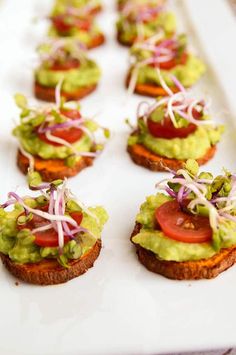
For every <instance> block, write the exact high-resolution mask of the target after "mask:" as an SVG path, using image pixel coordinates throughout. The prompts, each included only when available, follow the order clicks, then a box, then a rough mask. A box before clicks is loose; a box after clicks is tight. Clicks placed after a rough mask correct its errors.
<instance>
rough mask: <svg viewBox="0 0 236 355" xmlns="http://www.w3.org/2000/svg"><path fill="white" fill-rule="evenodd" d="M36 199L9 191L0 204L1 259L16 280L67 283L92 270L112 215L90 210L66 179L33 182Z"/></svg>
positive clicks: (49, 283)
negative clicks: (50, 181)
mask: <svg viewBox="0 0 236 355" xmlns="http://www.w3.org/2000/svg"><path fill="white" fill-rule="evenodd" d="M31 188H32V189H34V190H40V194H37V196H34V197H29V196H26V197H20V196H19V195H18V194H16V193H15V192H10V193H9V194H8V198H9V199H8V201H6V202H5V203H4V204H2V205H0V257H1V259H2V261H3V263H4V265H5V266H6V268H7V269H8V270H9V271H10V272H11V273H12V274H13V275H14V276H16V277H17V278H19V279H21V280H23V281H25V282H28V283H32V284H38V285H55V284H60V283H64V282H67V281H69V280H71V279H73V278H75V277H77V276H80V275H82V274H83V273H85V272H86V271H87V270H88V269H89V268H91V267H92V266H93V264H94V262H95V260H96V259H97V257H98V256H99V253H100V250H101V245H102V242H101V232H102V229H103V226H104V224H105V223H106V221H107V219H108V216H107V213H106V211H105V210H104V208H103V207H90V208H87V207H85V206H84V205H83V204H81V202H79V201H78V200H77V199H76V198H75V197H74V195H72V194H71V192H70V190H68V188H67V187H66V181H64V182H63V181H58V180H57V181H55V182H53V183H51V184H43V185H39V186H35V185H34V186H32V187H31Z"/></svg>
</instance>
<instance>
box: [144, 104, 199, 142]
mask: <svg viewBox="0 0 236 355" xmlns="http://www.w3.org/2000/svg"><path fill="white" fill-rule="evenodd" d="M201 115H202V114H201V113H200V112H198V111H197V110H195V109H193V117H194V118H195V119H196V120H197V119H200V117H201ZM147 127H148V130H149V132H150V133H151V135H152V136H153V137H156V138H166V139H172V138H186V137H188V136H189V135H190V134H191V133H193V132H195V131H196V129H197V126H196V125H195V124H194V123H189V125H188V126H187V127H182V128H175V126H174V125H173V123H172V121H171V119H170V118H165V119H164V120H163V121H161V122H154V121H152V120H151V119H150V118H149V119H148V120H147Z"/></svg>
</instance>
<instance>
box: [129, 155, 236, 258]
mask: <svg viewBox="0 0 236 355" xmlns="http://www.w3.org/2000/svg"><path fill="white" fill-rule="evenodd" d="M187 164H188V165H189V166H190V165H191V166H194V167H195V166H197V164H196V163H195V162H192V161H190V160H189V161H188V162H187ZM181 174H183V175H181ZM187 176H188V177H187ZM179 177H181V179H183V180H184V179H186V189H189V186H190V183H191V184H192V185H194V186H195V189H196V188H197V189H198V198H197V199H196V195H195V194H194V193H193V190H192V191H190V194H189V195H188V197H187V198H189V199H190V200H189V202H190V201H192V202H191V204H189V205H188V208H191V211H192V208H194V210H195V213H197V214H200V215H208V216H209V220H210V225H211V227H212V233H213V235H212V240H211V241H209V242H203V243H186V242H182V241H176V240H174V239H172V238H170V237H168V236H167V235H165V234H164V233H163V231H162V230H161V229H160V228H158V227H157V222H156V217H155V211H156V209H157V208H158V207H160V206H162V205H163V204H164V203H166V202H167V201H171V200H173V199H174V197H170V195H166V194H164V193H157V194H156V195H152V196H149V197H147V199H146V202H145V203H144V204H142V206H141V208H140V212H139V214H138V215H137V217H136V222H137V223H140V224H141V229H140V232H139V233H138V234H137V235H135V236H134V237H133V238H132V241H133V243H135V244H138V245H140V246H141V247H143V248H144V249H147V250H150V251H152V252H153V253H154V254H155V255H156V257H157V258H159V259H162V260H167V261H177V262H183V261H193V260H201V259H208V258H210V257H212V256H213V255H215V254H216V253H217V252H218V251H219V250H221V249H222V248H229V247H231V246H235V245H236V218H235V217H234V216H235V212H236V210H235V206H234V203H233V200H234V199H235V190H234V188H235V177H234V175H231V174H230V173H229V172H225V174H224V175H220V176H217V177H216V178H215V179H213V177H212V175H211V174H209V173H201V174H200V175H198V174H195V175H194V174H193V173H192V172H190V170H187V169H186V170H180V171H179V172H177V173H176V177H174V178H173V179H166V180H165V181H166V182H167V185H166V187H165V188H167V187H169V188H171V189H172V191H173V192H174V191H175V193H176V196H177V195H178V193H179V191H180V185H178V183H175V182H174V181H175V179H176V181H180V180H178V178H179ZM189 178H190V179H191V180H190V181H189ZM187 180H188V182H187ZM203 181H204V182H206V181H209V182H208V183H207V184H206V185H205V187H203V185H204V183H203ZM181 184H182V183H181ZM183 184H184V182H183ZM199 184H201V186H200V185H199ZM187 185H188V186H187ZM159 186H160V187H161V188H162V186H164V184H163V185H162V183H160V184H159ZM181 186H184V185H181ZM163 189H164V188H163ZM166 191H167V190H166ZM168 191H169V190H168ZM185 191H186V190H185ZM194 191H195V192H196V190H194ZM182 192H183V191H181V194H182ZM179 196H180V195H179ZM199 196H201V197H199ZM213 197H214V198H213ZM195 199H196V200H195ZM194 200H195V201H196V203H195V201H194ZM227 202H228V208H227V211H228V212H227V213H225V211H224V207H225V204H226V203H227ZM230 208H231V209H230Z"/></svg>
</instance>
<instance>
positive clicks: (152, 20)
mask: <svg viewBox="0 0 236 355" xmlns="http://www.w3.org/2000/svg"><path fill="white" fill-rule="evenodd" d="M160 29H162V30H163V31H164V33H165V36H166V37H169V36H171V35H172V34H173V33H174V32H175V30H176V19H175V15H174V14H172V13H170V12H165V11H164V10H163V7H162V6H160V5H158V4H157V3H156V2H141V3H136V2H133V1H132V2H127V4H126V5H125V6H124V7H123V9H122V11H121V12H120V17H119V20H118V21H117V39H118V42H119V43H120V44H123V45H125V46H131V45H133V44H134V43H135V42H136V41H138V40H139V41H140V40H144V39H146V38H149V37H152V36H154V35H155V34H156V33H157V32H158V31H159V30H160Z"/></svg>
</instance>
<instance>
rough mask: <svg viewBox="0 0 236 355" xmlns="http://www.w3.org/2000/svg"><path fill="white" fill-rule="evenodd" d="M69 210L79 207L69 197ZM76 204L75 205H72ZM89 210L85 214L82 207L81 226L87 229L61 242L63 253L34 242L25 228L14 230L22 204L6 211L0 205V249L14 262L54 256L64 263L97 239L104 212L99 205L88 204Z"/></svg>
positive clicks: (90, 245)
mask: <svg viewBox="0 0 236 355" xmlns="http://www.w3.org/2000/svg"><path fill="white" fill-rule="evenodd" d="M69 202H70V204H71V206H72V210H70V208H68V212H70V211H71V212H72V211H75V210H77V211H81V209H80V208H79V206H78V205H77V204H76V203H75V202H73V201H69ZM25 203H26V204H28V205H32V203H34V208H37V204H36V206H35V200H29V201H26V200H25ZM75 206H77V207H76V208H74V207H75ZM89 211H90V212H91V213H92V214H93V216H92V215H90V214H87V213H86V212H84V211H83V220H82V223H81V227H84V228H86V229H88V230H89V231H90V232H91V233H92V235H91V234H89V233H84V234H80V235H79V236H78V237H77V240H71V241H70V242H68V243H67V244H65V245H64V248H63V253H62V255H60V256H59V253H58V248H49V247H46V248H43V247H39V246H37V245H36V244H34V239H35V238H34V236H33V235H32V234H31V233H30V230H29V229H23V230H22V231H18V230H17V224H16V220H17V217H18V216H19V215H20V214H21V213H22V212H23V208H22V207H21V206H20V205H18V204H16V205H15V208H14V210H13V211H11V212H6V211H5V210H3V209H1V208H0V252H1V253H3V254H5V255H8V256H9V258H10V259H11V260H13V261H14V262H16V263H29V262H32V263H35V262H38V261H40V260H42V259H43V258H57V259H58V261H59V263H61V264H62V265H63V266H67V265H66V262H67V261H68V260H72V259H79V258H80V257H81V256H83V255H84V254H86V253H87V252H88V251H89V250H90V249H91V248H92V247H93V246H94V245H95V243H96V241H97V239H99V238H100V237H101V232H102V229H103V226H104V224H105V223H106V221H107V219H108V215H107V213H106V211H105V210H104V208H103V207H94V208H89Z"/></svg>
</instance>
